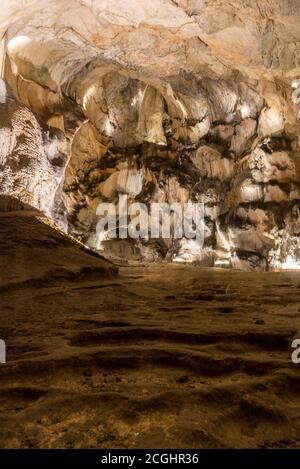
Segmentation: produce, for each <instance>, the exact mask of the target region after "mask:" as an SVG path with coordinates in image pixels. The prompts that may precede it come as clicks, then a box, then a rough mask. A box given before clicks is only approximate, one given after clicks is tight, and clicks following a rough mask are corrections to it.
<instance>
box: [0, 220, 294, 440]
mask: <svg viewBox="0 0 300 469" xmlns="http://www.w3.org/2000/svg"><path fill="white" fill-rule="evenodd" d="M0 255H1V276H0V280H1V283H0V285H1V287H0V295H1V296H0V310H1V323H0V338H2V339H4V340H5V341H6V344H7V363H6V364H5V365H0V406H1V414H0V426H1V432H0V446H1V447H2V448H35V447H38V448H41V447H47V448H53V447H61V448H83V447H89V448H96V447H98V448H108V447H110V448H113V447H118V448H139V447H144V448H147V447H157V448H159V447H161V448H163V447H174V448H180V447H186V448H211V447H220V448H221V447H236V448H240V447H259V448H261V447H267V448H271V447H300V365H294V364H292V362H291V353H292V348H291V342H292V340H293V338H295V337H297V336H298V337H299V338H300V273H297V272H284V273H269V274H266V273H254V272H253V273H240V272H233V271H224V270H213V269H201V268H197V267H192V266H175V265H173V266H166V265H157V266H153V267H140V268H137V267H134V268H121V270H120V275H119V276H116V275H115V274H114V272H108V273H107V272H106V271H105V269H106V268H107V265H106V264H105V263H103V262H102V261H100V260H98V259H97V258H95V257H94V256H90V255H89V254H87V253H85V252H83V251H82V250H80V249H78V247H74V246H73V245H72V244H71V243H70V242H69V241H67V240H66V239H64V237H63V235H60V234H57V232H55V231H54V230H53V228H51V227H49V226H48V225H45V224H44V223H43V221H41V220H39V219H38V218H37V217H36V216H35V215H32V214H29V215H25V214H23V215H22V214H18V215H17V216H11V215H9V214H3V213H2V214H1V216H0Z"/></svg>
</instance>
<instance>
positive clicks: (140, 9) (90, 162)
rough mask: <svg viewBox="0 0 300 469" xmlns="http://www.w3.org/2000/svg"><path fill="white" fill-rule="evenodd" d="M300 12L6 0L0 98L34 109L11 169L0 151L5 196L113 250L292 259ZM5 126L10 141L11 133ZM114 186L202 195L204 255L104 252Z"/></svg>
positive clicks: (253, 264) (164, 198) (185, 246)
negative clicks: (101, 216)
mask: <svg viewBox="0 0 300 469" xmlns="http://www.w3.org/2000/svg"><path fill="white" fill-rule="evenodd" d="M299 19H300V6H299V2H298V1H296V0H285V1H277V0H273V1H269V2H266V1H264V0H258V1H250V2H247V5H246V4H245V2H244V1H242V0H235V1H230V2H229V1H226V0H218V1H217V2H216V1H215V0H214V1H212V0H209V1H205V2H204V1H202V0H178V1H172V0H155V1H152V2H148V1H146V0H143V1H141V0H131V1H128V2H123V1H114V2H109V1H104V0H81V1H79V0H78V1H69V0H64V1H55V0H49V1H48V0H45V1H43V2H37V1H34V0H32V1H31V0H29V1H26V2H25V1H24V2H14V1H10V0H6V1H5V0H4V5H3V8H2V11H1V17H0V20H1V24H0V37H2V40H1V49H0V51H1V52H0V57H1V60H0V64H1V68H0V69H1V70H2V72H1V73H2V76H3V77H4V79H5V83H6V86H7V90H8V97H9V98H7V97H5V96H6V94H5V93H4V91H2V92H1V91H0V93H1V96H2V101H6V100H7V99H14V100H17V101H18V102H20V103H21V105H23V106H26V107H27V108H29V109H30V112H31V113H32V115H33V117H32V119H31V124H30V125H31V126H32V128H33V127H34V126H35V127H34V128H35V130H34V132H35V137H34V139H33V140H32V142H33V141H34V142H36V144H34V145H35V147H34V149H33V157H32V159H33V161H31V162H30V164H29V163H28V166H27V167H26V168H23V169H22V170H21V172H20V175H19V173H18V170H17V167H12V165H11V163H9V161H8V160H9V159H11V158H8V156H7V155H8V154H10V153H8V149H7V148H8V147H9V145H8V144H7V143H5V146H6V149H4V150H3V145H2V147H1V148H2V150H1V152H2V153H3V155H4V156H3V157H2V153H1V159H2V161H3V162H4V163H5V168H4V169H3V176H2V181H4V180H5V183H4V182H3V183H1V186H2V187H1V191H2V192H4V193H11V194H13V195H14V196H16V197H19V198H20V199H21V200H24V201H25V202H30V203H32V204H33V205H34V206H36V207H39V208H42V209H43V210H44V211H46V212H47V214H50V215H51V216H52V217H53V218H54V219H55V220H56V221H57V222H59V223H60V224H61V226H64V227H65V229H67V230H68V231H69V232H70V233H72V234H73V235H75V236H78V237H79V239H81V240H82V241H84V242H85V243H86V244H88V245H89V246H91V247H93V248H95V249H99V248H101V249H102V250H104V252H105V253H106V255H109V256H111V257H114V258H116V259H120V258H122V259H124V258H126V259H129V260H159V259H167V260H172V259H176V260H186V261H197V262H199V263H201V264H205V265H227V266H233V267H238V268H247V269H248V268H281V267H285V266H289V265H290V264H291V262H292V263H293V265H296V264H297V263H298V262H299V263H300V258H299V255H298V251H299V249H300V245H299V243H298V235H297V229H296V228H294V227H295V226H296V225H298V212H299V209H300V175H299V168H300V164H299V156H300V153H299V122H298V120H297V113H298V107H297V106H296V105H295V104H294V103H293V101H292V92H293V88H292V84H293V83H294V80H295V79H296V78H298V76H299V75H300V56H299V47H300V46H299V44H300V32H299V27H298V25H299ZM8 105H9V106H15V104H8V102H7V103H6V104H0V107H1V106H2V108H3V106H8ZM16 106H17V105H16ZM3 109H4V112H6V108H5V107H4V108H3ZM20 109H21V108H20ZM22 109H23V111H22V113H23V114H24V113H28V112H29V111H28V110H25V108H22ZM33 122H35V124H33ZM0 126H2V127H3V128H4V130H1V131H2V135H4V134H5V135H4V140H6V139H9V138H10V137H9V136H8V135H9V134H8V132H13V133H14V132H15V130H13V131H11V130H10V131H8V130H5V129H8V128H13V124H9V125H8V126H7V125H5V124H3V123H2V122H1V120H0ZM30 131H31V130H30ZM32 131H33V130H32ZM24 132H25V133H26V132H29V131H27V130H26V126H25V127H24ZM47 132H48V134H47ZM38 134H39V136H38ZM45 135H49V136H48V137H47V138H48V140H47V139H45ZM41 139H42V141H41ZM45 140H46V141H45ZM7 141H8V140H7ZM31 145H33V143H31ZM9 148H10V147H9ZM28 148H29V146H28ZM9 151H12V150H9ZM38 155H39V156H38ZM49 155H52V156H49ZM17 158H19V156H17ZM57 162H59V165H58V166H59V168H60V169H59V170H58V168H57ZM137 174H139V175H140V176H141V180H142V187H141V188H140V191H139V192H138V193H135V194H133V193H132V189H131V186H130V184H131V183H130V180H131V179H132V178H134V176H135V175H137ZM41 175H42V177H41ZM127 179H129V182H128V181H127ZM21 186H22V187H21ZM23 186H24V187H25V189H26V191H27V192H28V196H26V197H25V198H24V195H23V192H24V191H23V189H22V188H23ZM42 187H44V190H45V197H44V199H43V200H44V202H43V203H42V202H41V200H40V198H41V194H42V189H41V188H42ZM130 191H131V192H130ZM120 192H122V193H128V195H129V196H130V197H131V200H138V201H140V202H144V203H146V204H150V203H151V202H179V203H184V202H186V201H188V200H191V201H194V202H204V203H205V224H206V229H205V244H204V248H203V250H202V251H200V252H199V250H197V249H195V246H194V245H193V243H192V242H191V241H189V240H186V239H182V240H181V241H178V240H165V239H161V240H158V241H153V240H152V241H149V242H140V241H134V242H133V241H124V240H115V241H105V242H103V243H102V245H101V246H100V245H99V243H98V241H97V239H96V236H95V233H96V223H97V220H98V217H97V215H96V209H97V206H98V204H99V203H100V202H102V201H104V202H113V203H117V202H116V201H117V196H118V194H119V193H120ZM43 204H44V205H43ZM45 205H46V206H45Z"/></svg>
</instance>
